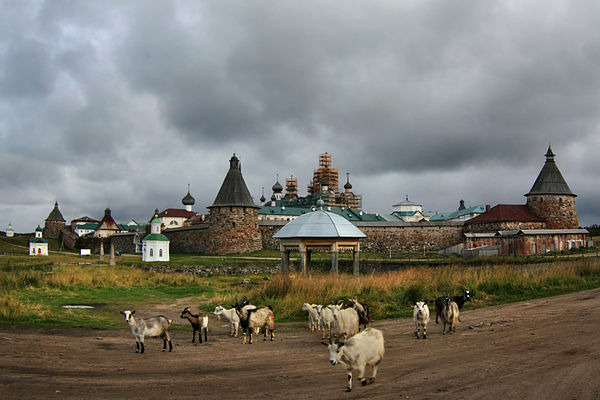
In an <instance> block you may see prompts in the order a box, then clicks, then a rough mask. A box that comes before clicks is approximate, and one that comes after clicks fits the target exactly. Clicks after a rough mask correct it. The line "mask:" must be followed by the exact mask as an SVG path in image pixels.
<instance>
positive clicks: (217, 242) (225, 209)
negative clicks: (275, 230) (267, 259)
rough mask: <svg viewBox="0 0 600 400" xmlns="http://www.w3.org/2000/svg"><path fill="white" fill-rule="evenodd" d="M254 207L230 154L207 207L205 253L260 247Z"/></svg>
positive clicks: (258, 248)
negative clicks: (213, 199)
mask: <svg viewBox="0 0 600 400" xmlns="http://www.w3.org/2000/svg"><path fill="white" fill-rule="evenodd" d="M259 208H260V207H258V206H257V205H255V204H254V200H252V196H251V195H250V191H249V190H248V187H247V186H246V182H245V181H244V177H243V176H242V170H241V167H240V161H239V159H238V158H237V157H236V155H235V154H234V155H233V156H232V157H231V159H230V160H229V171H228V172H227V175H226V176H225V179H224V180H223V184H222V185H221V189H219V193H218V194H217V197H216V198H215V201H214V203H213V204H212V206H210V207H208V209H209V210H210V217H209V220H210V223H209V226H208V232H207V240H206V248H205V253H208V254H229V253H249V252H252V251H257V250H260V249H262V238H261V235H260V231H259V228H258V209H259Z"/></svg>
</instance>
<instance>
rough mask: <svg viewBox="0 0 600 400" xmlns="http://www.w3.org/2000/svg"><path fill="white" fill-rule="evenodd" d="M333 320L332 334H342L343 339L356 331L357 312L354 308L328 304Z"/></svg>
mask: <svg viewBox="0 0 600 400" xmlns="http://www.w3.org/2000/svg"><path fill="white" fill-rule="evenodd" d="M327 308H329V309H330V310H331V314H332V315H333V320H334V324H333V325H334V335H335V336H336V337H337V336H343V337H344V341H345V340H346V339H347V338H348V337H351V336H354V335H356V334H357V333H358V313H357V312H356V310H355V309H354V308H344V309H342V306H341V305H339V304H336V305H333V304H331V305H328V306H327Z"/></svg>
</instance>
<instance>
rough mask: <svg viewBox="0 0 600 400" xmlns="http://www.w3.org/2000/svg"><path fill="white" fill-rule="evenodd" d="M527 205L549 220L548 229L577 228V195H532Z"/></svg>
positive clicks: (535, 212) (528, 198)
mask: <svg viewBox="0 0 600 400" xmlns="http://www.w3.org/2000/svg"><path fill="white" fill-rule="evenodd" d="M527 207H529V209H530V210H531V211H532V212H533V213H534V214H536V215H538V216H540V217H542V218H544V219H545V220H546V221H547V227H548V229H577V228H579V220H578V218H577V207H576V206H575V197H573V196H558V195H535V196H533V195H531V196H528V197H527Z"/></svg>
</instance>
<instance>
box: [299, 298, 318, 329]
mask: <svg viewBox="0 0 600 400" xmlns="http://www.w3.org/2000/svg"><path fill="white" fill-rule="evenodd" d="M316 306H317V305H316V304H308V303H304V304H303V305H302V311H306V312H307V313H308V329H310V331H311V332H314V330H315V329H316V330H320V329H321V323H320V321H319V313H318V312H317V309H316Z"/></svg>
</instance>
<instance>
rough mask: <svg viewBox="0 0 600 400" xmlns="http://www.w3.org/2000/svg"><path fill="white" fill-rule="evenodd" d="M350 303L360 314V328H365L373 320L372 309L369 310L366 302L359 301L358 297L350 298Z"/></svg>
mask: <svg viewBox="0 0 600 400" xmlns="http://www.w3.org/2000/svg"><path fill="white" fill-rule="evenodd" d="M348 304H349V307H351V308H354V309H355V310H356V313H357V314H358V325H359V330H360V327H362V329H365V328H366V327H367V325H369V322H371V311H370V310H369V306H367V305H366V304H365V303H359V302H358V299H357V298H356V297H355V298H354V299H348Z"/></svg>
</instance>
